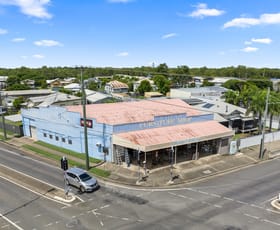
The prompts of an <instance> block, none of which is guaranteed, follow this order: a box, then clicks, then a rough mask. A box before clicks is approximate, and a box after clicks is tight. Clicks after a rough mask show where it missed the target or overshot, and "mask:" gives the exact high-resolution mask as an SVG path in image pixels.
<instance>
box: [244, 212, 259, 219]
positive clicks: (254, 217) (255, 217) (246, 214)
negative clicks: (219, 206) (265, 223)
mask: <svg viewBox="0 0 280 230" xmlns="http://www.w3.org/2000/svg"><path fill="white" fill-rule="evenodd" d="M244 215H245V216H248V217H251V218H253V219H256V220H259V219H260V217H258V216H253V215H250V214H248V213H244Z"/></svg>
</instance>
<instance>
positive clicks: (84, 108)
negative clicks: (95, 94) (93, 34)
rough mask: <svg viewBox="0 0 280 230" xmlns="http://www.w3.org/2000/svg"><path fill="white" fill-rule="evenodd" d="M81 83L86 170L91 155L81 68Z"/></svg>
mask: <svg viewBox="0 0 280 230" xmlns="http://www.w3.org/2000/svg"><path fill="white" fill-rule="evenodd" d="M81 83H82V105H83V120H84V122H83V124H84V136H85V155H86V170H89V157H88V136H87V116H86V94H85V86H84V79H83V69H81Z"/></svg>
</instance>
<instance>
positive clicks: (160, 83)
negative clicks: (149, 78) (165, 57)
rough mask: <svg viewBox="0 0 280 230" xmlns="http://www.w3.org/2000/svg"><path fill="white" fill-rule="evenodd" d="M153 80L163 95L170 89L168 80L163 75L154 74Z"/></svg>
mask: <svg viewBox="0 0 280 230" xmlns="http://www.w3.org/2000/svg"><path fill="white" fill-rule="evenodd" d="M153 80H154V82H155V85H156V86H157V88H158V90H159V92H160V93H162V94H164V95H165V94H166V93H167V92H169V91H170V81H169V80H168V79H167V78H166V77H165V76H163V75H156V76H155V77H154V78H153Z"/></svg>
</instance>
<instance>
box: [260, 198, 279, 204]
mask: <svg viewBox="0 0 280 230" xmlns="http://www.w3.org/2000/svg"><path fill="white" fill-rule="evenodd" d="M276 198H277V196H275V197H272V198H270V199H269V200H265V201H263V202H262V203H261V204H266V203H268V202H271V201H272V200H275V199H276Z"/></svg>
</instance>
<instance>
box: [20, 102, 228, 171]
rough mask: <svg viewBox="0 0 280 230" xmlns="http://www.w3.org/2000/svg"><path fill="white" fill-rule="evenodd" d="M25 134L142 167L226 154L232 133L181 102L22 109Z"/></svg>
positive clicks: (206, 115) (93, 155) (100, 157)
mask: <svg viewBox="0 0 280 230" xmlns="http://www.w3.org/2000/svg"><path fill="white" fill-rule="evenodd" d="M21 114H22V122H23V130H24V135H25V136H29V137H32V138H34V139H37V140H41V141H44V142H47V143H50V144H53V145H56V146H60V147H63V148H67V149H71V150H73V151H76V152H80V153H84V152H85V147H84V143H85V135H84V133H85V132H84V125H85V124H86V125H87V134H88V135H87V139H88V140H87V142H88V152H89V155H90V156H91V157H95V158H99V159H104V160H106V161H110V162H115V163H120V162H126V163H127V164H128V165H129V164H131V163H132V164H137V163H139V162H143V161H145V162H146V164H147V167H153V166H155V165H157V164H160V165H165V164H170V162H172V163H177V162H180V161H186V160H190V159H197V158H198V157H201V156H205V155H210V154H225V153H228V152H229V144H230V140H231V138H232V136H233V134H234V131H232V130H231V129H229V128H227V127H225V126H223V125H221V124H219V123H218V122H217V121H214V120H213V114H211V113H202V112H200V111H198V110H197V109H194V108H193V107H191V106H190V105H188V104H187V103H185V102H184V101H182V100H180V99H159V100H142V101H134V102H119V103H108V104H89V105H86V121H84V119H83V117H84V116H83V106H81V105H77V106H67V107H52V106H50V107H48V108H38V109H34V108H33V109H22V113H21Z"/></svg>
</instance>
